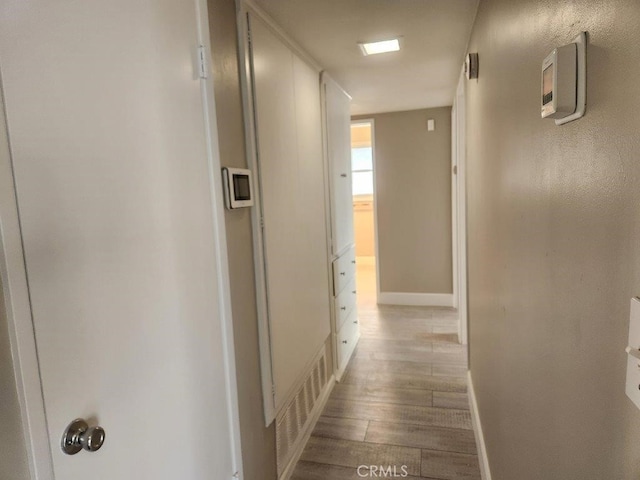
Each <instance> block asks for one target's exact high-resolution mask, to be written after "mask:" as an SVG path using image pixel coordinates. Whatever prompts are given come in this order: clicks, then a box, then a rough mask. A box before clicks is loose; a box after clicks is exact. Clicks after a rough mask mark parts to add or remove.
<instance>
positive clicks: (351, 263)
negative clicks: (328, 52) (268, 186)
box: [321, 73, 360, 380]
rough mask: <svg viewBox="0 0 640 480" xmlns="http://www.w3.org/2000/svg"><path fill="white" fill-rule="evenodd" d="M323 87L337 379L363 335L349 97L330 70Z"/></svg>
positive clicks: (323, 77)
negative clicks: (357, 263) (356, 246)
mask: <svg viewBox="0 0 640 480" xmlns="http://www.w3.org/2000/svg"><path fill="white" fill-rule="evenodd" d="M321 91H322V99H323V113H324V115H323V116H324V121H325V125H324V127H325V130H324V131H325V135H324V137H325V151H326V156H327V163H328V171H329V185H328V187H329V189H328V193H329V199H330V201H329V203H330V222H329V224H330V225H329V229H330V231H331V248H330V251H331V254H330V263H331V271H332V288H331V293H332V296H331V302H332V307H333V308H332V332H333V340H334V346H335V348H334V352H335V355H334V365H335V372H336V378H337V379H338V380H339V379H340V378H341V377H342V374H343V373H344V370H345V368H346V366H347V363H348V362H349V358H350V357H351V355H352V353H353V350H354V349H355V347H356V344H357V343H358V338H359V337H360V330H359V325H358V311H357V307H356V291H357V289H356V256H355V245H354V232H353V195H352V179H351V115H350V103H351V97H350V96H349V95H348V94H347V93H346V92H345V91H344V90H343V89H342V88H341V87H340V86H339V85H338V84H337V83H336V82H335V81H334V80H333V79H332V78H331V77H330V76H329V75H327V74H326V73H323V74H322V82H321Z"/></svg>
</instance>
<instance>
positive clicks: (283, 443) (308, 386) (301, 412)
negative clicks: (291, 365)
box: [276, 353, 327, 476]
mask: <svg viewBox="0 0 640 480" xmlns="http://www.w3.org/2000/svg"><path fill="white" fill-rule="evenodd" d="M326 384H327V362H326V359H325V355H324V353H323V354H322V356H321V357H320V358H319V359H318V361H317V362H316V363H315V365H314V366H313V368H312V369H311V371H310V372H309V375H308V376H307V378H306V380H305V381H304V382H303V383H302V386H301V387H300V389H299V390H298V391H297V392H296V394H295V396H294V397H293V398H292V399H291V401H290V402H289V403H288V404H287V406H286V407H285V408H284V409H283V410H282V413H281V415H279V416H278V417H277V418H276V449H277V456H278V476H280V475H281V474H282V472H283V470H284V469H285V467H286V466H287V464H288V463H289V460H291V456H292V455H293V453H294V452H295V451H296V447H297V444H298V442H300V441H301V440H302V436H303V433H304V431H305V429H306V427H307V423H308V422H309V421H310V420H311V412H312V411H313V408H314V407H315V405H316V402H317V400H318V397H319V396H320V393H321V392H322V390H323V388H324V387H325V385H326Z"/></svg>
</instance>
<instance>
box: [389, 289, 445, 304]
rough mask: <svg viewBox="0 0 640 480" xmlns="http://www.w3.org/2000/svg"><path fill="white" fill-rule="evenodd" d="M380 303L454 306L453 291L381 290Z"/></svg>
mask: <svg viewBox="0 0 640 480" xmlns="http://www.w3.org/2000/svg"><path fill="white" fill-rule="evenodd" d="M378 304H380V305H410V306H415V307H453V294H451V293H404V292H380V293H379V294H378Z"/></svg>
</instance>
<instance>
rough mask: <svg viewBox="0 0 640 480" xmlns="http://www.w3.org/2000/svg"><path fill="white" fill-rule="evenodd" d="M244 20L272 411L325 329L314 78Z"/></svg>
mask: <svg viewBox="0 0 640 480" xmlns="http://www.w3.org/2000/svg"><path fill="white" fill-rule="evenodd" d="M250 18H251V45H252V58H253V71H252V73H253V80H254V95H255V110H256V119H257V122H256V123H257V142H258V164H259V177H260V190H261V197H262V198H261V200H262V209H263V219H264V231H263V239H264V250H265V269H266V283H267V297H268V314H269V329H270V339H271V356H272V366H271V367H272V374H273V381H274V386H275V406H276V410H277V409H279V408H280V407H282V404H283V402H284V400H285V399H286V398H287V397H288V395H289V394H290V393H291V391H292V389H293V388H294V387H295V386H296V383H297V381H298V380H299V378H300V376H301V375H302V374H304V372H305V371H306V370H307V368H308V367H309V365H310V363H311V361H312V360H313V357H314V356H315V354H316V353H317V352H318V351H319V350H320V349H321V348H322V345H323V343H324V342H325V341H326V339H327V337H328V335H329V333H330V324H329V291H328V268H327V250H326V237H327V234H326V223H325V209H324V179H323V163H322V137H321V115H320V98H319V78H318V74H317V72H315V71H314V70H313V69H312V68H311V67H309V66H308V65H307V64H306V63H304V62H303V61H302V60H300V59H299V58H298V57H297V56H295V55H294V54H293V52H292V51H291V50H290V49H289V48H288V47H287V46H286V45H284V43H282V42H281V41H280V39H279V38H278V37H276V35H275V34H274V33H273V32H272V31H271V30H270V29H269V27H267V26H266V25H265V24H264V23H263V22H262V21H261V20H260V19H259V18H257V17H255V16H253V15H252V16H251V17H250Z"/></svg>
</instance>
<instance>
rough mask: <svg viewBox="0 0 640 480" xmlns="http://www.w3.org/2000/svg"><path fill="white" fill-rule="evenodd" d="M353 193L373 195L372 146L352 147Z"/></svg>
mask: <svg viewBox="0 0 640 480" xmlns="http://www.w3.org/2000/svg"><path fill="white" fill-rule="evenodd" d="M351 170H352V173H353V174H352V178H353V195H373V152H372V150H371V147H360V148H352V149H351Z"/></svg>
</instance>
